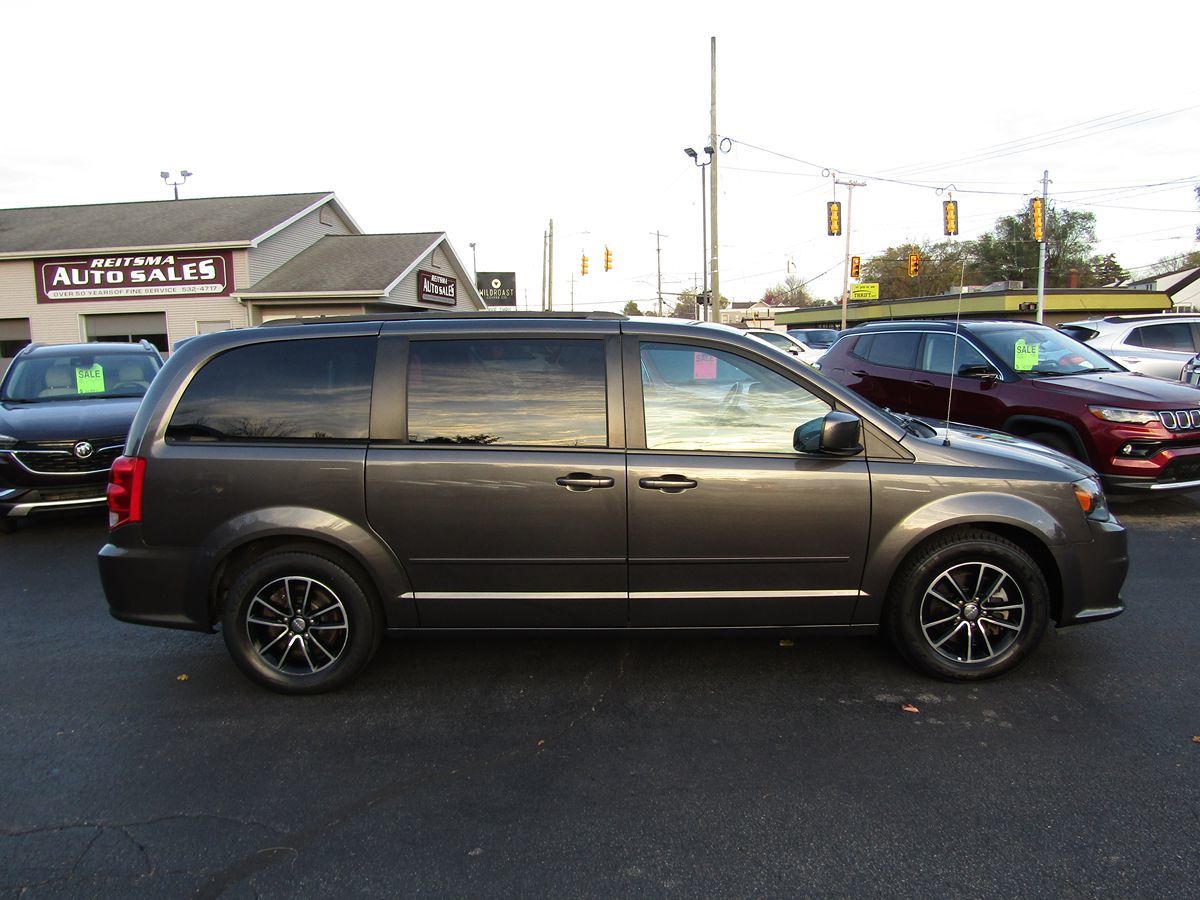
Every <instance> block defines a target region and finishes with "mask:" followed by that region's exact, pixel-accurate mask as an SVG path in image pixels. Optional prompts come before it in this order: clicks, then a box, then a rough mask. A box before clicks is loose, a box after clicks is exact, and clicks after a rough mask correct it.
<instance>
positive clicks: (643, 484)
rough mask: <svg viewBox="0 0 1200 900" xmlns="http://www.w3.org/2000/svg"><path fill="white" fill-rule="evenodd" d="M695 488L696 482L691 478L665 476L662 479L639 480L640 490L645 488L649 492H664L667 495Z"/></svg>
mask: <svg viewBox="0 0 1200 900" xmlns="http://www.w3.org/2000/svg"><path fill="white" fill-rule="evenodd" d="M695 486H696V482H695V481H693V480H692V479H690V478H684V477H683V476H682V475H664V476H662V477H661V478H642V479H639V480H638V487H640V488H645V489H646V490H648V491H662V492H664V493H667V494H678V493H681V492H683V491H686V490H688V489H689V488H694V487H695Z"/></svg>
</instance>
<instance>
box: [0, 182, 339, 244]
mask: <svg viewBox="0 0 1200 900" xmlns="http://www.w3.org/2000/svg"><path fill="white" fill-rule="evenodd" d="M331 196H332V192H330V191H324V192H320V193H314V194H267V195H262V196H256V197H207V198H202V199H197V200H152V201H145V202H141V203H102V204H97V205H93V206H48V207H37V208H31V209H0V254H5V255H10V256H11V255H14V254H19V253H29V254H30V255H43V254H46V253H48V252H54V251H62V252H70V251H76V250H93V249H101V248H108V247H113V248H118V247H119V248H134V247H138V248H145V249H167V248H171V247H187V246H193V245H198V244H201V245H202V244H210V245H220V244H227V245H231V246H233V245H239V244H241V245H245V244H247V243H249V242H250V241H253V240H254V239H255V238H258V237H261V236H262V235H263V234H266V233H267V232H268V231H270V230H271V229H273V228H275V227H276V226H278V225H281V224H282V223H284V222H286V221H287V220H288V219H290V218H292V217H293V216H295V215H297V214H298V213H300V212H303V211H304V210H305V209H308V208H309V207H310V206H312V205H313V204H315V203H317V202H318V201H320V200H321V199H323V198H325V197H331Z"/></svg>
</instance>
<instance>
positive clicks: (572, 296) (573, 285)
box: [571, 269, 575, 312]
mask: <svg viewBox="0 0 1200 900" xmlns="http://www.w3.org/2000/svg"><path fill="white" fill-rule="evenodd" d="M571 312H575V270H574V269H572V270H571Z"/></svg>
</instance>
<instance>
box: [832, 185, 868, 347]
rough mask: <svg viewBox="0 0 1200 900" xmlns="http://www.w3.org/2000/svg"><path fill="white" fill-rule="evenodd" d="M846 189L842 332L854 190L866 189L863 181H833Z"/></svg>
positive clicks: (847, 298)
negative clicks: (858, 188)
mask: <svg viewBox="0 0 1200 900" xmlns="http://www.w3.org/2000/svg"><path fill="white" fill-rule="evenodd" d="M834 184H841V185H845V187H846V188H848V191H847V194H848V195H849V196H848V197H847V198H846V260H845V264H844V265H843V266H842V331H845V330H846V306H847V304H849V302H850V213H851V211H852V210H853V208H854V189H855V188H856V187H866V185H867V183H866V182H865V181H835V182H834Z"/></svg>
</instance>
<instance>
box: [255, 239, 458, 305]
mask: <svg viewBox="0 0 1200 900" xmlns="http://www.w3.org/2000/svg"><path fill="white" fill-rule="evenodd" d="M442 237H444V234H443V233H442V232H422V233H419V234H358V235H326V236H325V237H323V238H321V240H319V241H317V242H316V243H315V244H313V245H312V246H311V247H309V248H308V249H307V250H305V251H303V252H302V253H299V254H297V255H296V256H295V257H294V258H292V259H291V260H289V261H288V262H286V263H284V264H283V265H282V266H280V267H279V268H278V269H276V270H275V271H274V272H272V273H271V274H269V275H267V276H266V277H265V278H263V279H262V280H260V281H258V282H257V283H255V284H253V285H251V287H250V289H249V290H247V291H241V292H239V293H241V294H243V295H254V294H290V293H321V292H334V291H347V292H351V291H352V292H356V293H362V294H368V295H371V296H378V295H380V294H382V293H383V292H384V291H385V290H386V289H387V288H388V287H389V286H390V285H391V284H392V283H393V282H394V281H395V280H396V279H397V278H399V277H400V276H401V275H402V274H403V273H404V272H405V271H406V270H407V269H408V268H409V267H410V266H412V264H413V263H414V262H416V261H417V260H418V259H420V258H421V257H422V256H424V255H425V254H426V253H427V252H429V248H430V247H432V246H433V244H434V243H435V242H436V241H438V240H439V239H441V238H442Z"/></svg>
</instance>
